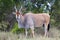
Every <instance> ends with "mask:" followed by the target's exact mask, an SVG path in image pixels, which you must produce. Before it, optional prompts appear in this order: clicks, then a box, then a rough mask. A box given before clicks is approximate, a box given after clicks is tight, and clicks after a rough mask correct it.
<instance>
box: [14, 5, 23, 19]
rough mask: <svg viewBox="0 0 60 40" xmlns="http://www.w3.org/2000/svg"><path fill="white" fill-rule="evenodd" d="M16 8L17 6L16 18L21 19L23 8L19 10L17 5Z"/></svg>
mask: <svg viewBox="0 0 60 40" xmlns="http://www.w3.org/2000/svg"><path fill="white" fill-rule="evenodd" d="M14 8H15V15H16V19H20V18H21V9H22V7H21V8H20V9H19V10H17V8H16V6H15V7H14Z"/></svg>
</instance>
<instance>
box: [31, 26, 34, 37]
mask: <svg viewBox="0 0 60 40" xmlns="http://www.w3.org/2000/svg"><path fill="white" fill-rule="evenodd" d="M31 32H32V37H34V27H33V26H32V27H31Z"/></svg>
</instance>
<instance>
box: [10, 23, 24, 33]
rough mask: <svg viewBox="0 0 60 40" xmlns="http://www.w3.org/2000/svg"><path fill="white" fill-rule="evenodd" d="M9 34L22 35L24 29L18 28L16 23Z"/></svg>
mask: <svg viewBox="0 0 60 40" xmlns="http://www.w3.org/2000/svg"><path fill="white" fill-rule="evenodd" d="M11 32H13V33H23V32H24V28H18V23H15V24H14V26H13V28H12V30H11Z"/></svg>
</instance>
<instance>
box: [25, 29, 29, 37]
mask: <svg viewBox="0 0 60 40" xmlns="http://www.w3.org/2000/svg"><path fill="white" fill-rule="evenodd" d="M25 35H26V37H27V35H28V31H27V28H26V29H25Z"/></svg>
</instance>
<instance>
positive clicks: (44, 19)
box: [25, 13, 50, 27]
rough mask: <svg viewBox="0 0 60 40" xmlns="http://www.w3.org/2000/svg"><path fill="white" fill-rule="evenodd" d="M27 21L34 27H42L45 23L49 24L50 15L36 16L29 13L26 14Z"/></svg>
mask: <svg viewBox="0 0 60 40" xmlns="http://www.w3.org/2000/svg"><path fill="white" fill-rule="evenodd" d="M25 16H26V19H27V21H28V22H29V23H30V24H32V21H33V25H34V27H40V26H42V25H43V24H45V23H49V20H50V15H49V14H46V13H42V14H34V13H27V14H25Z"/></svg>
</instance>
